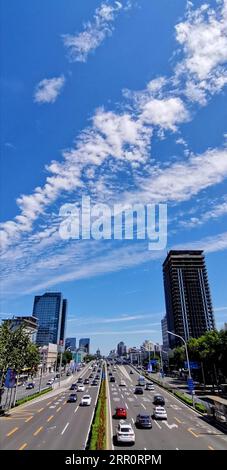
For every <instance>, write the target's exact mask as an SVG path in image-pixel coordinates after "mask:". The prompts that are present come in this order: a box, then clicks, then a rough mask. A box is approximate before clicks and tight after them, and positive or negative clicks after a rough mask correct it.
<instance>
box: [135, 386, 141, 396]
mask: <svg viewBox="0 0 227 470" xmlns="http://www.w3.org/2000/svg"><path fill="white" fill-rule="evenodd" d="M134 393H135V394H136V395H143V388H142V387H138V386H137V387H136V388H135V390H134Z"/></svg>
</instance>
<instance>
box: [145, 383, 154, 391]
mask: <svg viewBox="0 0 227 470" xmlns="http://www.w3.org/2000/svg"><path fill="white" fill-rule="evenodd" d="M145 388H146V390H154V385H153V384H151V383H146V387H145Z"/></svg>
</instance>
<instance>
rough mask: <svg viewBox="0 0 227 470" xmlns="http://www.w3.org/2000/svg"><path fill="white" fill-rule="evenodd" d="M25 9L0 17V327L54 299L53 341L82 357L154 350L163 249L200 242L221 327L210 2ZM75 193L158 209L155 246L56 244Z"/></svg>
mask: <svg viewBox="0 0 227 470" xmlns="http://www.w3.org/2000/svg"><path fill="white" fill-rule="evenodd" d="M27 3H29V2H26V8H25V9H21V7H20V5H19V2H17V1H16V0H13V1H12V2H10V5H8V4H7V2H6V4H5V5H4V8H3V21H2V40H3V42H4V44H5V47H4V48H3V50H2V57H1V63H2V71H3V72H2V79H1V83H0V86H1V91H2V96H3V97H4V99H3V100H2V105H1V112H2V118H3V119H2V124H3V125H2V133H1V142H0V143H1V155H2V158H1V173H2V195H1V227H0V231H1V242H2V249H3V252H2V257H1V259H2V278H1V283H0V285H1V312H0V320H2V319H4V318H8V317H10V316H13V315H14V316H17V315H31V314H32V303H33V298H34V296H35V295H39V294H40V293H42V292H47V291H56V292H57V291H60V292H64V298H66V299H68V303H69V305H68V321H67V331H66V332H65V336H66V337H67V336H69V337H72V336H76V337H77V338H82V337H85V338H86V337H89V338H91V347H92V351H94V352H95V351H96V349H97V348H98V347H100V349H101V352H104V353H105V352H108V351H109V350H110V349H111V348H114V347H116V345H117V343H118V342H119V341H120V340H123V341H124V342H125V343H126V344H127V345H130V344H131V345H137V346H139V345H140V344H142V342H143V341H144V339H146V338H147V339H150V340H151V341H152V340H153V341H154V342H159V343H161V342H162V336H161V319H162V318H163V317H164V315H165V300H164V289H163V279H162V263H163V261H164V259H165V257H166V255H167V251H169V250H171V249H192V250H194V249H198V250H199V249H201V250H204V253H205V256H206V265H207V271H208V277H209V284H210V290H211V297H212V302H213V306H214V315H215V321H216V326H217V328H218V329H220V328H221V327H224V324H225V323H226V322H227V296H226V259H227V232H226V222H227V195H226V179H227V163H226V162H227V129H226V122H227V116H226V104H225V103H226V86H225V85H226V69H225V63H226V61H227V54H226V50H227V49H226V33H225V30H224V28H223V24H224V23H225V21H226V17H227V13H226V11H227V8H226V0H220V1H216V0H208V1H206V2H205V0H198V2H195V3H196V4H195V5H193V4H191V2H188V1H186V0H176V1H175V2H169V1H168V0H162V1H160V2H148V1H147V0H140V1H139V2H136V1H135V2H134V1H130V2H128V1H127V0H122V1H121V2H115V1H114V0H107V1H105V0H104V1H103V2H101V1H99V0H94V1H93V2H82V1H80V2H75V1H73V0H68V5H67V8H65V2H64V1H63V0H57V1H56V2H55V5H54V14H53V2H52V1H50V2H45V5H44V6H42V7H40V8H37V7H34V6H31V5H29V4H27ZM172 3H173V4H172ZM12 8H13V11H14V14H13V15H12ZM24 10H25V11H24ZM163 11H164V12H165V14H164V15H163ZM49 18H51V22H50V21H49ZM97 18H98V19H99V21H98V23H97ZM97 24H98V26H97ZM89 25H90V26H89ZM41 32H42V34H41ZM15 37H17V41H16V44H15ZM85 37H86V38H88V42H86V41H85V42H83V39H84V38H85ZM157 45H158V47H157ZM34 51H35V60H34ZM217 51H218V52H217ZM22 64H23V66H22ZM83 197H90V199H91V204H92V206H93V205H95V204H100V203H103V204H107V205H109V206H110V207H113V206H114V205H115V204H118V203H124V204H134V203H141V204H143V205H144V206H145V205H147V204H159V203H160V204H167V209H168V233H167V235H168V240H167V246H166V248H165V249H162V250H157V251H148V249H147V245H148V243H147V240H143V239H138V240H137V239H135V238H134V239H133V240H115V239H111V240H91V239H83V240H76V239H75V240H63V239H62V238H61V237H60V236H59V226H60V222H61V220H60V217H59V211H60V210H61V207H62V206H64V205H65V204H75V205H79V204H80V201H81V199H82V198H83Z"/></svg>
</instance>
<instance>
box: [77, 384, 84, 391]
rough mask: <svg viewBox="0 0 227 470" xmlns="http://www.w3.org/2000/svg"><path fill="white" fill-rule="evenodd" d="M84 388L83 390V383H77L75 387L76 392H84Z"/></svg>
mask: <svg viewBox="0 0 227 470" xmlns="http://www.w3.org/2000/svg"><path fill="white" fill-rule="evenodd" d="M84 390H85V387H84V385H83V384H79V385H78V387H77V391H78V392H84Z"/></svg>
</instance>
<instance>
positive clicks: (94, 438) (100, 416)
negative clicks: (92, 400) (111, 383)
mask: <svg viewBox="0 0 227 470" xmlns="http://www.w3.org/2000/svg"><path fill="white" fill-rule="evenodd" d="M88 448H89V450H105V449H106V381H105V380H103V381H102V384H101V387H100V392H99V397H98V402H97V405H96V410H95V415H94V419H93V423H92V427H91V436H90V442H89V447H88Z"/></svg>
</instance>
